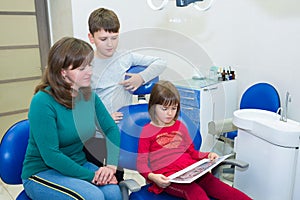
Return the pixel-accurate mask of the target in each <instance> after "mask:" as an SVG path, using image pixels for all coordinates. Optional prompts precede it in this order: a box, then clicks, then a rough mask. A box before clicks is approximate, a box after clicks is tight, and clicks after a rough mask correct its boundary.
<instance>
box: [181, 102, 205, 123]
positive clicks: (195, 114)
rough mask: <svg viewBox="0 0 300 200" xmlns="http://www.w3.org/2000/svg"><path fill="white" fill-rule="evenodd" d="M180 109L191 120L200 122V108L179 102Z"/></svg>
mask: <svg viewBox="0 0 300 200" xmlns="http://www.w3.org/2000/svg"><path fill="white" fill-rule="evenodd" d="M180 108H181V111H182V112H183V113H184V114H186V115H187V116H188V117H189V118H190V119H191V120H192V121H195V122H196V123H200V109H198V108H194V107H188V106H186V105H182V104H180Z"/></svg>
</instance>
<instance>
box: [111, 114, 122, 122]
mask: <svg viewBox="0 0 300 200" xmlns="http://www.w3.org/2000/svg"><path fill="white" fill-rule="evenodd" d="M111 117H112V118H113V120H114V121H115V122H116V124H117V123H119V122H120V121H121V120H122V119H123V113H121V112H114V113H112V114H111Z"/></svg>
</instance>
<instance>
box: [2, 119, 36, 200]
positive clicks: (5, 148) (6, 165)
mask: <svg viewBox="0 0 300 200" xmlns="http://www.w3.org/2000/svg"><path fill="white" fill-rule="evenodd" d="M28 138H29V121H28V120H27V119H26V120H22V121H19V122H17V123H15V124H14V125H12V126H11V127H10V128H9V129H8V130H7V131H6V133H5V134H4V136H3V138H2V140H1V144H0V174H1V179H2V181H3V182H4V183H6V184H9V185H19V184H22V179H21V172H22V166H23V160H24V157H25V152H26V148H27V144H28ZM16 199H17V200H30V198H29V197H28V196H27V195H26V193H25V191H24V190H23V191H21V193H20V194H19V195H18V196H17V198H16Z"/></svg>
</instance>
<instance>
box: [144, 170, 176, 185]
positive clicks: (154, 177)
mask: <svg viewBox="0 0 300 200" xmlns="http://www.w3.org/2000/svg"><path fill="white" fill-rule="evenodd" d="M148 178H149V180H151V181H153V182H154V183H156V185H158V186H159V187H161V188H166V187H168V186H169V185H170V184H171V182H170V181H169V178H168V177H166V176H164V175H162V174H154V173H150V174H149V175H148Z"/></svg>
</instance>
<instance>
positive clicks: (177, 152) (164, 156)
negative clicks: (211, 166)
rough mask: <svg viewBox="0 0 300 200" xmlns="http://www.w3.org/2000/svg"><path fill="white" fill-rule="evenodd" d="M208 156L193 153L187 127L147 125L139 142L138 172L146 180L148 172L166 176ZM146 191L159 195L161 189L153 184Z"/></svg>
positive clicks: (177, 122)
mask: <svg viewBox="0 0 300 200" xmlns="http://www.w3.org/2000/svg"><path fill="white" fill-rule="evenodd" d="M208 154H209V153H203V152H199V151H197V150H195V148H194V145H193V142H192V139H191V138H190V135H189V133H188V130H187V128H186V126H185V125H184V124H183V123H182V122H180V121H179V120H177V121H176V122H175V123H174V124H173V125H172V126H169V127H157V126H154V125H152V124H147V125H146V126H145V127H144V128H143V130H142V133H141V136H140V140H139V147H138V157H137V169H138V171H139V173H140V174H141V175H142V176H144V177H145V178H146V179H147V180H149V179H148V175H149V173H150V172H152V173H155V174H163V175H165V176H169V175H171V174H173V173H175V172H177V171H179V170H182V169H184V168H186V167H187V166H189V165H191V164H193V163H195V162H197V161H199V160H201V159H203V158H207V157H208ZM149 190H150V191H152V192H154V193H157V194H158V193H160V192H162V191H163V188H160V187H158V186H157V185H156V184H153V186H152V187H149Z"/></svg>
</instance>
